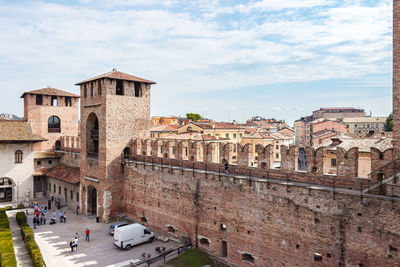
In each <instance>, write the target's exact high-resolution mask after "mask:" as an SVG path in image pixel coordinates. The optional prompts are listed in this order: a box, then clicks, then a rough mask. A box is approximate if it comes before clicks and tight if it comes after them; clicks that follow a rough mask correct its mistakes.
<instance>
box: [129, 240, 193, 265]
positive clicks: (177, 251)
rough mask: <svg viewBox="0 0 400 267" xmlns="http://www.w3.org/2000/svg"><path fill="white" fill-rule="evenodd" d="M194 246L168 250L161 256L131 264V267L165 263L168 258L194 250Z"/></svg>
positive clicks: (189, 245)
mask: <svg viewBox="0 0 400 267" xmlns="http://www.w3.org/2000/svg"><path fill="white" fill-rule="evenodd" d="M192 247H193V246H192V244H187V245H184V246H181V247H179V248H177V249H172V250H166V251H165V252H163V253H161V254H160V255H158V256H156V257H153V258H151V259H148V260H141V262H138V263H133V264H132V263H131V264H130V267H139V266H148V267H149V266H151V264H153V263H156V262H159V261H163V262H165V261H166V260H167V259H168V258H171V257H172V256H175V255H179V254H181V253H182V252H185V251H186V250H189V249H192Z"/></svg>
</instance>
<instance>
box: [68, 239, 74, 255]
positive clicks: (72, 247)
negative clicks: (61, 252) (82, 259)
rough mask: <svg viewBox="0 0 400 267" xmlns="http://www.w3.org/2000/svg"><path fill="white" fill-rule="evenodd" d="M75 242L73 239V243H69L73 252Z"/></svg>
mask: <svg viewBox="0 0 400 267" xmlns="http://www.w3.org/2000/svg"><path fill="white" fill-rule="evenodd" d="M74 240H75V239H73V238H72V239H71V241H69V246H70V247H71V252H72V251H74Z"/></svg>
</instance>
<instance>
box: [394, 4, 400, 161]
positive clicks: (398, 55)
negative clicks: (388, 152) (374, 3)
mask: <svg viewBox="0 0 400 267" xmlns="http://www.w3.org/2000/svg"><path fill="white" fill-rule="evenodd" d="M393 148H394V153H395V155H394V156H395V158H400V0H393Z"/></svg>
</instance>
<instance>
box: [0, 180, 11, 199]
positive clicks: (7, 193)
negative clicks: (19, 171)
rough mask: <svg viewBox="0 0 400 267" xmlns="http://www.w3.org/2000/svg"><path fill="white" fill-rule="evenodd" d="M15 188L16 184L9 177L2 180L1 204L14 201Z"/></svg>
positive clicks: (0, 188)
mask: <svg viewBox="0 0 400 267" xmlns="http://www.w3.org/2000/svg"><path fill="white" fill-rule="evenodd" d="M14 187H15V183H14V182H13V180H12V179H11V178H7V177H2V178H0V203H1V202H12V201H13V191H14V190H13V189H14Z"/></svg>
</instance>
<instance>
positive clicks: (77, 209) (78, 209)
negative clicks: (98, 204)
mask: <svg viewBox="0 0 400 267" xmlns="http://www.w3.org/2000/svg"><path fill="white" fill-rule="evenodd" d="M80 209H81V208H80V207H79V204H77V205H76V215H79V211H80Z"/></svg>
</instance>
